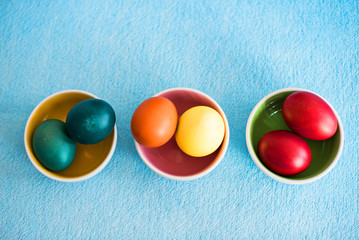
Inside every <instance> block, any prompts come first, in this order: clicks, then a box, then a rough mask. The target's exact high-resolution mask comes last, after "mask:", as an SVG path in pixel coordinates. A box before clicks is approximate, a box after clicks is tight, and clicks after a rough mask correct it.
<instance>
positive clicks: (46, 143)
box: [32, 119, 76, 171]
mask: <svg viewBox="0 0 359 240" xmlns="http://www.w3.org/2000/svg"><path fill="white" fill-rule="evenodd" d="M32 147H33V149H34V152H35V154H36V157H37V159H38V160H39V161H40V162H41V164H42V165H44V166H45V167H46V168H48V169H50V170H52V171H63V170H65V169H66V168H68V167H69V166H70V165H71V163H72V162H73V160H74V158H75V155H76V142H75V141H74V140H72V139H71V138H70V137H69V136H68V135H67V132H66V125H65V123H64V122H62V121H60V120H57V119H49V120H46V121H44V122H42V123H41V124H40V125H39V126H38V127H37V128H36V130H35V132H34V135H33V137H32Z"/></svg>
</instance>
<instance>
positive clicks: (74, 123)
mask: <svg viewBox="0 0 359 240" xmlns="http://www.w3.org/2000/svg"><path fill="white" fill-rule="evenodd" d="M115 123H116V115H115V112H114V110H113V109H112V107H111V105H110V104H108V103H107V102H105V101H103V100H100V99H87V100H84V101H82V102H79V103H78V104H76V105H75V106H74V107H72V108H71V110H70V112H69V113H68V115H67V118H66V129H67V132H68V134H69V135H70V137H71V138H72V139H74V140H75V141H76V142H78V143H81V144H86V145H88V144H95V143H98V142H101V141H102V140H104V139H105V138H106V137H107V136H108V135H110V133H111V132H112V131H113V129H114V126H115Z"/></svg>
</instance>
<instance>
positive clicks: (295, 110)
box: [282, 91, 338, 140]
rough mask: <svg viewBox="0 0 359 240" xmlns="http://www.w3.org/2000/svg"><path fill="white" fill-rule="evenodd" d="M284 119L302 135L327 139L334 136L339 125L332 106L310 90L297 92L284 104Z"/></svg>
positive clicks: (316, 138)
mask: <svg viewBox="0 0 359 240" xmlns="http://www.w3.org/2000/svg"><path fill="white" fill-rule="evenodd" d="M282 114H283V119H284V121H285V122H286V124H287V125H288V127H289V128H290V129H292V130H293V131H294V132H295V133H297V134H299V135H300V136H302V137H305V138H309V139H312V140H325V139H328V138H330V137H332V136H333V135H334V134H335V133H336V131H337V127H338V122H337V118H336V117H335V114H334V112H333V110H332V109H331V108H330V106H329V105H328V104H327V103H326V102H325V101H324V100H323V99H321V98H320V97H318V96H317V95H315V94H313V93H310V92H304V91H301V92H295V93H292V94H291V95H289V96H288V97H287V98H286V99H285V100H284V102H283V105H282Z"/></svg>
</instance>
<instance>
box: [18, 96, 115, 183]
mask: <svg viewBox="0 0 359 240" xmlns="http://www.w3.org/2000/svg"><path fill="white" fill-rule="evenodd" d="M90 98H98V97H96V96H95V95H93V94H91V93H88V92H84V91H80V90H66V91H61V92H57V93H55V94H53V95H51V96H49V97H47V98H45V99H44V100H43V101H42V102H40V103H39V104H38V105H37V106H36V108H35V109H34V110H33V111H32V113H31V115H30V117H29V119H28V121H27V124H26V128H25V134H24V142H25V149H26V152H27V155H28V156H29V158H30V160H31V162H32V164H33V165H34V166H35V168H36V169H37V170H39V171H40V172H41V173H42V174H44V175H45V176H47V177H49V178H51V179H54V180H57V181H62V182H77V181H82V180H85V179H88V178H90V177H92V176H94V175H96V174H97V173H99V172H100V171H101V170H102V169H103V168H104V167H105V166H106V165H107V163H108V162H109V161H110V159H111V157H112V155H113V153H114V151H115V147H116V141H117V130H116V125H115V127H114V130H113V131H112V133H111V134H110V135H109V136H108V137H107V138H106V139H105V140H103V141H101V142H99V143H97V144H93V145H82V144H79V143H77V151H76V156H75V159H74V161H73V163H72V164H71V165H70V167H69V168H67V169H66V170H64V171H60V172H54V171H51V170H49V169H47V168H45V167H44V166H43V165H42V164H41V163H40V162H39V161H38V159H37V158H36V155H35V153H34V151H33V148H32V136H33V134H34V131H35V129H36V128H37V127H38V126H39V125H40V123H42V122H43V121H45V120H47V119H59V120H61V121H64V122H65V121H66V117H67V114H68V112H69V111H70V109H71V108H72V107H73V106H74V105H76V104H77V103H79V102H81V101H83V100H86V99H90Z"/></svg>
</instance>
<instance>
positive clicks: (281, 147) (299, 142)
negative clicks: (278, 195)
mask: <svg viewBox="0 0 359 240" xmlns="http://www.w3.org/2000/svg"><path fill="white" fill-rule="evenodd" d="M257 150H258V155H259V158H260V159H261V161H262V163H263V164H264V165H265V166H267V167H268V168H269V169H270V170H272V171H273V172H275V173H277V174H279V175H283V176H291V175H295V174H298V173H301V172H303V171H304V170H305V169H307V168H308V166H309V164H310V161H311V157H312V154H311V151H310V148H309V145H308V144H307V143H306V142H305V141H304V140H303V139H302V138H301V137H299V136H298V135H296V134H295V133H292V132H290V131H287V130H276V131H271V132H269V133H267V134H265V135H264V136H263V137H262V138H261V139H260V140H259V142H258V146H257Z"/></svg>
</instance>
